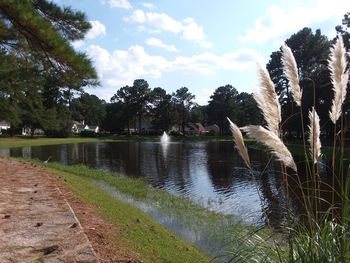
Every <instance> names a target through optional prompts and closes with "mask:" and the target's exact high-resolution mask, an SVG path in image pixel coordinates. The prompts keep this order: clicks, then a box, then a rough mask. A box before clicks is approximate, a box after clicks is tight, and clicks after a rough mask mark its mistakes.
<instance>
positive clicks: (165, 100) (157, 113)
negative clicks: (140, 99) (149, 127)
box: [150, 87, 174, 132]
mask: <svg viewBox="0 0 350 263" xmlns="http://www.w3.org/2000/svg"><path fill="white" fill-rule="evenodd" d="M171 99H172V98H171V95H170V94H167V93H166V91H165V90H164V89H162V88H160V87H157V88H154V89H153V90H152V92H151V102H152V109H151V111H150V113H151V115H152V119H153V120H152V124H153V125H154V127H155V129H156V130H158V131H159V132H161V131H168V130H169V129H170V127H171V124H172V123H173V118H172V114H173V110H174V109H173V104H172V101H171Z"/></svg>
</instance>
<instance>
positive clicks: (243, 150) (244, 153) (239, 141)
mask: <svg viewBox="0 0 350 263" xmlns="http://www.w3.org/2000/svg"><path fill="white" fill-rule="evenodd" d="M226 119H227V120H228V123H229V124H230V130H231V132H232V135H233V139H234V142H235V144H236V149H237V150H238V153H239V155H240V156H241V157H242V159H243V161H244V162H245V164H246V166H247V167H248V168H250V160H249V155H248V150H247V147H246V146H245V144H244V140H243V136H242V133H241V130H240V129H239V128H238V126H237V125H236V124H234V123H233V122H232V121H231V120H230V119H229V118H228V117H226Z"/></svg>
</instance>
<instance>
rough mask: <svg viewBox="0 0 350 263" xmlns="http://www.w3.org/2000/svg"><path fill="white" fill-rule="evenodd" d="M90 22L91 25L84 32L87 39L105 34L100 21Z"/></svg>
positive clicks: (103, 26) (104, 28)
mask: <svg viewBox="0 0 350 263" xmlns="http://www.w3.org/2000/svg"><path fill="white" fill-rule="evenodd" d="M90 24H91V26H92V27H91V29H90V30H89V31H88V32H87V34H86V38H87V39H94V38H96V37H99V36H105V35H106V27H105V25H104V24H102V23H101V22H100V21H98V20H95V21H90Z"/></svg>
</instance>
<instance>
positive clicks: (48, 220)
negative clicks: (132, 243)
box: [0, 158, 135, 263]
mask: <svg viewBox="0 0 350 263" xmlns="http://www.w3.org/2000/svg"><path fill="white" fill-rule="evenodd" d="M67 200H69V203H68V202H67ZM72 208H73V209H72ZM74 210H75V211H76V212H77V213H76V214H77V216H76V214H75V213H74ZM78 218H79V219H78ZM79 220H80V221H81V222H82V225H83V227H82V226H81V224H80V222H79ZM83 229H86V231H84V230H83ZM113 233H116V229H114V228H113V226H112V225H111V224H110V223H108V222H105V221H104V220H103V219H102V218H100V217H99V216H98V215H96V213H95V212H94V209H93V208H92V207H88V206H87V205H86V204H83V203H81V202H80V201H79V200H78V199H77V198H74V196H72V195H71V194H70V192H69V190H68V189H66V188H65V187H63V186H62V184H60V183H59V181H58V179H57V176H54V175H52V174H50V173H49V172H47V171H45V170H44V169H42V168H40V167H36V166H35V165H30V164H28V163H25V162H22V161H18V160H15V159H10V158H0V262H2V263H5V262H135V261H134V260H132V259H130V257H129V253H127V252H125V249H123V248H121V249H120V251H115V244H114V243H115V242H114V241H113V236H112V235H113ZM89 239H90V240H91V242H90V240H89ZM91 243H92V244H93V246H92V245H91ZM93 247H94V248H95V249H96V251H97V254H96V252H95V250H94V248H93Z"/></svg>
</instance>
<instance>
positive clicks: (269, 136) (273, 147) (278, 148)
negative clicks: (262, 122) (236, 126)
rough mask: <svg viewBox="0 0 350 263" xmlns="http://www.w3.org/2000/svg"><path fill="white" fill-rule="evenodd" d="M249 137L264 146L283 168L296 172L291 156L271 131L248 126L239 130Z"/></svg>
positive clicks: (260, 127)
mask: <svg viewBox="0 0 350 263" xmlns="http://www.w3.org/2000/svg"><path fill="white" fill-rule="evenodd" d="M241 130H242V131H244V132H246V133H247V134H248V136H249V137H253V138H254V139H255V140H257V141H258V142H260V143H262V144H264V145H265V146H267V148H269V150H270V151H271V152H272V153H273V154H274V155H275V156H276V157H277V160H279V161H281V162H282V163H284V164H285V166H287V167H289V168H291V169H293V170H294V171H295V172H297V166H296V164H295V162H294V159H293V156H292V154H291V153H290V152H289V150H288V148H287V147H286V146H285V145H284V143H283V142H282V140H281V139H280V138H279V137H278V135H277V134H275V133H274V132H272V131H269V130H267V129H265V128H264V127H262V126H256V125H248V126H245V127H242V128H241Z"/></svg>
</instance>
